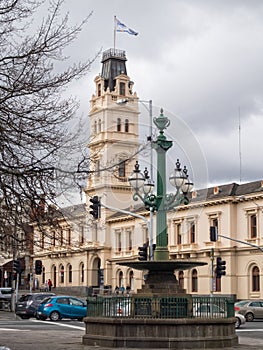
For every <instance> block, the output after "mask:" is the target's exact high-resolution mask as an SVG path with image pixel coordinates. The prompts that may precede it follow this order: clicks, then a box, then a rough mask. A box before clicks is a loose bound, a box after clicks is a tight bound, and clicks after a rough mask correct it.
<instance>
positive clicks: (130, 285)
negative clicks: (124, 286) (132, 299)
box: [129, 271, 134, 290]
mask: <svg viewBox="0 0 263 350" xmlns="http://www.w3.org/2000/svg"><path fill="white" fill-rule="evenodd" d="M129 287H130V288H131V290H134V275H133V271H130V272H129Z"/></svg>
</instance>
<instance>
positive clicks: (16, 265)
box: [13, 260, 21, 274]
mask: <svg viewBox="0 0 263 350" xmlns="http://www.w3.org/2000/svg"><path fill="white" fill-rule="evenodd" d="M13 270H14V274H17V273H20V272H21V265H20V261H19V260H14V262H13Z"/></svg>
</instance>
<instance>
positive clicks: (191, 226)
mask: <svg viewBox="0 0 263 350" xmlns="http://www.w3.org/2000/svg"><path fill="white" fill-rule="evenodd" d="M189 237H190V243H195V240H196V237H195V223H194V222H193V221H192V222H190V224H189Z"/></svg>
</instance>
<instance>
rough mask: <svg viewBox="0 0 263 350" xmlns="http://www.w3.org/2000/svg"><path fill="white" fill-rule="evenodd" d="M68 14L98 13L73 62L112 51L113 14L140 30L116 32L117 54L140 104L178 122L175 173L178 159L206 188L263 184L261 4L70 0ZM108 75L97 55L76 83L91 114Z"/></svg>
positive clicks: (242, 0) (240, 0)
mask: <svg viewBox="0 0 263 350" xmlns="http://www.w3.org/2000/svg"><path fill="white" fill-rule="evenodd" d="M64 8H65V9H67V10H68V11H69V13H70V18H71V20H72V22H74V21H80V20H81V19H82V18H83V17H84V16H85V15H87V14H88V13H90V12H91V11H93V14H92V17H91V18H90V20H89V22H88V24H87V25H86V27H85V28H84V30H83V32H82V33H81V35H80V36H79V38H78V40H77V42H76V43H75V44H74V47H73V48H72V49H71V50H70V51H69V55H70V56H71V58H72V59H74V60H84V59H87V58H93V57H94V55H95V53H96V52H97V51H98V50H99V49H100V48H102V49H103V50H107V49H109V48H112V47H113V38H114V35H113V33H114V30H113V28H114V15H116V16H117V18H118V19H119V20H120V21H121V22H123V23H124V24H126V25H127V26H128V27H130V28H132V29H133V30H135V31H138V32H139V34H138V36H131V35H129V34H126V33H117V40H116V48H118V49H123V50H125V51H126V55H127V58H128V61H127V71H128V75H129V76H130V78H131V80H133V81H134V83H135V85H134V89H133V90H134V91H136V92H137V94H138V96H139V98H140V99H142V100H149V99H151V100H152V101H153V105H154V116H157V115H158V113H159V109H160V107H163V108H164V110H165V113H166V114H167V115H168V116H169V118H170V119H171V126H170V127H169V129H168V130H167V133H168V134H169V137H171V138H172V139H173V140H174V145H175V147H174V148H173V150H172V151H169V152H171V153H169V157H168V163H170V162H173V165H172V167H173V166H174V160H175V159H176V157H177V154H179V156H180V157H182V158H184V159H182V163H186V164H187V166H188V167H189V168H190V173H191V176H192V177H193V179H194V182H195V184H197V187H199V188H200V187H201V186H202V185H203V184H204V182H206V183H207V184H206V185H211V184H213V185H217V184H222V183H229V182H237V183H240V179H241V182H248V181H254V180H259V179H260V180H261V179H263V175H262V165H263V155H262V143H263V142H262V137H263V123H262V116H263V1H262V0H236V1H235V0H206V1H205V0H163V1H157V0H153V1H150V0H148V1H146V0H145V1H142V0H133V1H123V0H111V1H106V0H104V1H103V0H74V1H72V0H66V4H65V6H64ZM100 71H101V63H100V59H97V60H96V61H95V62H94V63H93V66H92V69H91V71H90V73H89V74H88V75H87V76H86V77H85V79H82V80H81V81H78V82H77V83H76V84H74V86H73V90H72V92H73V94H75V95H76V96H77V97H78V98H79V99H80V102H81V107H80V112H82V113H84V115H87V114H88V111H89V100H90V98H91V95H92V93H94V87H95V86H94V82H93V80H94V78H95V76H96V75H98V73H100ZM143 119H145V123H146V120H147V111H146V109H145V108H143V106H142V116H141V120H143ZM86 120H87V122H88V118H87V119H86ZM182 151H183V154H181V153H182ZM168 166H169V167H170V165H168ZM201 172H203V174H201ZM204 174H205V175H204ZM201 178H202V179H201ZM198 183H199V185H200V186H198Z"/></svg>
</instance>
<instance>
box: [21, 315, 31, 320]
mask: <svg viewBox="0 0 263 350" xmlns="http://www.w3.org/2000/svg"><path fill="white" fill-rule="evenodd" d="M20 317H21V318H22V320H28V319H29V316H26V315H21V316H20Z"/></svg>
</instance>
